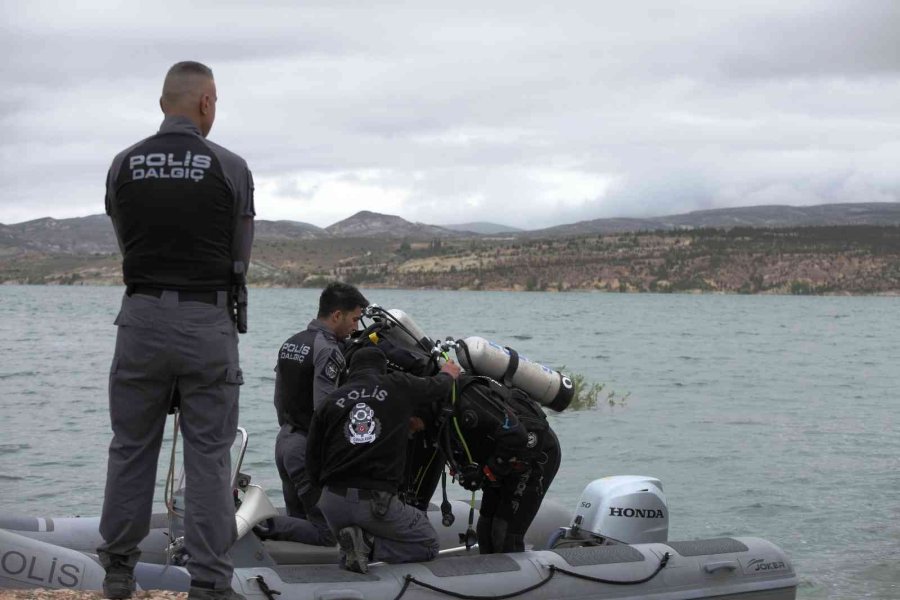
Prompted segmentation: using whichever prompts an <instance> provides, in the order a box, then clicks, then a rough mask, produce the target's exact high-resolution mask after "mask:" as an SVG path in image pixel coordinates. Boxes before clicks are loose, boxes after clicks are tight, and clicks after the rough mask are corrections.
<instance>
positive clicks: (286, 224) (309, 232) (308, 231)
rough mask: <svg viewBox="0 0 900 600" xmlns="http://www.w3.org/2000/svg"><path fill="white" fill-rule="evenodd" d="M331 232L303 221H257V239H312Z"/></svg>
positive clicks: (326, 235) (325, 235)
mask: <svg viewBox="0 0 900 600" xmlns="http://www.w3.org/2000/svg"><path fill="white" fill-rule="evenodd" d="M329 235H330V234H329V233H328V232H327V231H325V230H324V229H322V228H321V227H316V226H315V225H311V224H309V223H303V222H301V221H263V220H258V221H256V223H255V236H254V237H255V238H256V239H263V240H265V239H271V240H277V239H291V240H312V239H317V238H322V237H328V236H329Z"/></svg>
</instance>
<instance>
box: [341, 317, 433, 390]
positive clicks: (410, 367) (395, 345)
mask: <svg viewBox="0 0 900 600" xmlns="http://www.w3.org/2000/svg"><path fill="white" fill-rule="evenodd" d="M366 311H367V314H366V316H368V317H370V318H371V319H372V323H371V324H370V325H369V326H367V327H366V328H365V329H364V330H362V331H360V332H359V333H358V334H357V335H356V337H355V338H354V339H353V341H352V342H351V343H350V344H349V346H348V348H347V349H345V351H344V357H345V358H346V359H347V364H348V365H349V364H350V355H352V353H353V352H354V351H355V350H356V349H358V348H359V347H362V346H365V345H368V344H373V345H375V346H377V347H378V348H379V349H381V351H382V352H384V354H385V356H386V357H387V359H388V366H389V368H391V369H392V370H400V371H403V372H405V373H412V374H413V375H417V376H419V377H428V376H429V375H434V374H435V373H437V372H438V369H439V368H440V365H439V364H436V363H435V360H434V359H433V358H432V355H431V352H430V351H431V348H432V347H433V346H434V342H432V341H431V339H430V338H429V337H428V336H427V335H425V333H424V332H423V331H422V330H421V329H420V328H419V326H418V325H417V324H416V322H415V321H413V319H412V317H410V316H409V315H408V314H406V313H405V312H404V311H402V310H400V309H396V308H392V309H390V310H385V309H383V308H381V307H380V306H376V305H372V306H370V307H368V308H367V309H366Z"/></svg>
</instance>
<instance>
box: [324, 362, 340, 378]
mask: <svg viewBox="0 0 900 600" xmlns="http://www.w3.org/2000/svg"><path fill="white" fill-rule="evenodd" d="M340 370H341V369H340V367H338V366H337V363H335V362H334V361H333V360H329V361H328V362H327V363H326V364H325V377H327V378H328V379H330V380H332V381H334V380H335V379H337V376H338V373H339V372H340Z"/></svg>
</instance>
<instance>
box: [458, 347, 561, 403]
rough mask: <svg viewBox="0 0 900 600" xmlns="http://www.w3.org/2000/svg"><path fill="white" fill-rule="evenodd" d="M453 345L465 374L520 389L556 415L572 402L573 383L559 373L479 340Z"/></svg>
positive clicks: (510, 349)
mask: <svg viewBox="0 0 900 600" xmlns="http://www.w3.org/2000/svg"><path fill="white" fill-rule="evenodd" d="M456 343H457V350H456V357H457V359H458V360H459V364H460V365H461V366H462V367H463V368H464V369H465V370H466V371H469V372H472V373H474V374H476V375H486V376H488V377H491V378H493V379H496V380H498V381H500V382H502V383H504V384H506V385H512V386H515V387H517V388H520V389H522V390H524V391H525V392H527V393H528V394H529V395H530V396H531V397H532V398H534V399H535V400H537V401H538V402H539V403H541V404H542V405H544V406H547V407H549V408H552V409H553V410H555V411H557V412H559V411H563V410H565V409H566V407H567V406H569V403H570V402H572V398H573V396H574V395H575V389H574V387H573V385H572V380H571V379H569V378H568V377H566V376H565V375H563V374H562V373H560V372H559V371H556V370H554V369H551V368H550V367H546V366H544V365H542V364H540V363H536V362H533V361H531V360H528V359H527V358H525V357H524V356H522V355H520V354H519V353H518V352H516V351H515V350H513V349H512V348H509V347H506V348H504V347H503V346H500V345H499V344H495V343H494V342H491V341H488V340H486V339H484V338H482V337H478V336H472V337H467V338H466V339H464V340H457V342H456Z"/></svg>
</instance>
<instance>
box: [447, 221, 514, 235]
mask: <svg viewBox="0 0 900 600" xmlns="http://www.w3.org/2000/svg"><path fill="white" fill-rule="evenodd" d="M441 227H443V228H444V229H450V230H451V231H459V232H462V233H477V234H479V235H496V234H498V233H520V232H522V231H525V230H524V229H519V228H517V227H510V226H508V225H501V224H500V223H489V222H487V221H475V222H473V223H457V224H454V225H441Z"/></svg>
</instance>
